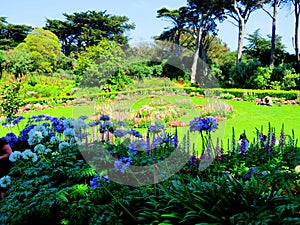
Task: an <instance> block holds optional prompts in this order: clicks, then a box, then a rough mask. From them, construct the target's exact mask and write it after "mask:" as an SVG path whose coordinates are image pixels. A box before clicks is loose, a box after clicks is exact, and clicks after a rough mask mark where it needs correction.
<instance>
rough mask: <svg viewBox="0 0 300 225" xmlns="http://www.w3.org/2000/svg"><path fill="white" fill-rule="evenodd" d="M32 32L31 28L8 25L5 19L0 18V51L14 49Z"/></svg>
mask: <svg viewBox="0 0 300 225" xmlns="http://www.w3.org/2000/svg"><path fill="white" fill-rule="evenodd" d="M32 30H33V28H32V27H31V26H27V25H17V24H10V23H8V22H7V21H6V17H0V50H8V49H13V48H15V47H16V46H17V45H18V44H20V43H21V42H23V41H24V39H25V38H26V36H27V34H28V33H30V32H31V31H32Z"/></svg>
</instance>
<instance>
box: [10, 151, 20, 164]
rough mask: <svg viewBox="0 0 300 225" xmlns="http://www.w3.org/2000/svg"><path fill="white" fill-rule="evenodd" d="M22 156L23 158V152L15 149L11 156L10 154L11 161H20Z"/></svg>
mask: <svg viewBox="0 0 300 225" xmlns="http://www.w3.org/2000/svg"><path fill="white" fill-rule="evenodd" d="M21 158H22V152H20V151H13V152H12V153H11V154H10V156H9V161H11V162H16V161H18V160H19V159H21Z"/></svg>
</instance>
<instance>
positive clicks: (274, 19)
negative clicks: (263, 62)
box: [262, 0, 286, 66]
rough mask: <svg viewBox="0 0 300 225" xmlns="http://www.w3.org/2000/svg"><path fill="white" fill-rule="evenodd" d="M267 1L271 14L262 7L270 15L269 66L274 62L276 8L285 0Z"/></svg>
mask: <svg viewBox="0 0 300 225" xmlns="http://www.w3.org/2000/svg"><path fill="white" fill-rule="evenodd" d="M267 3H270V4H271V6H272V9H273V13H272V14H271V13H270V12H269V11H268V10H266V9H265V8H264V7H262V9H263V10H264V11H265V12H266V13H267V14H268V15H269V16H270V17H271V19H272V36H271V52H270V66H274V63H275V50H276V20H277V14H278V8H279V7H280V5H281V4H284V3H286V0H269V1H267Z"/></svg>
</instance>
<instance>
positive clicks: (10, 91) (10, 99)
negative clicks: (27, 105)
mask: <svg viewBox="0 0 300 225" xmlns="http://www.w3.org/2000/svg"><path fill="white" fill-rule="evenodd" d="M20 89H21V81H20V80H18V81H12V82H10V83H8V84H5V85H4V86H3V88H2V89H1V94H0V95H1V102H0V108H1V113H2V114H3V115H4V116H5V117H12V116H15V114H16V113H17V112H18V110H19V108H20V106H22V104H23V101H22V99H21V98H20V94H19V91H20Z"/></svg>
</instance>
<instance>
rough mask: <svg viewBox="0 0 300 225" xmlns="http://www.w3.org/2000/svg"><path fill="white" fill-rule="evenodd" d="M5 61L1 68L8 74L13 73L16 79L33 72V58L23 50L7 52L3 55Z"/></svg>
mask: <svg viewBox="0 0 300 225" xmlns="http://www.w3.org/2000/svg"><path fill="white" fill-rule="evenodd" d="M4 55H5V61H4V62H3V67H4V69H5V70H7V71H8V72H10V73H13V74H14V76H15V77H16V78H18V77H22V76H23V75H25V74H28V73H29V72H31V71H33V70H34V66H33V60H34V58H33V57H32V56H31V55H30V54H29V53H28V52H26V51H24V50H20V51H18V50H9V51H6V52H5V53H4Z"/></svg>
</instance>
